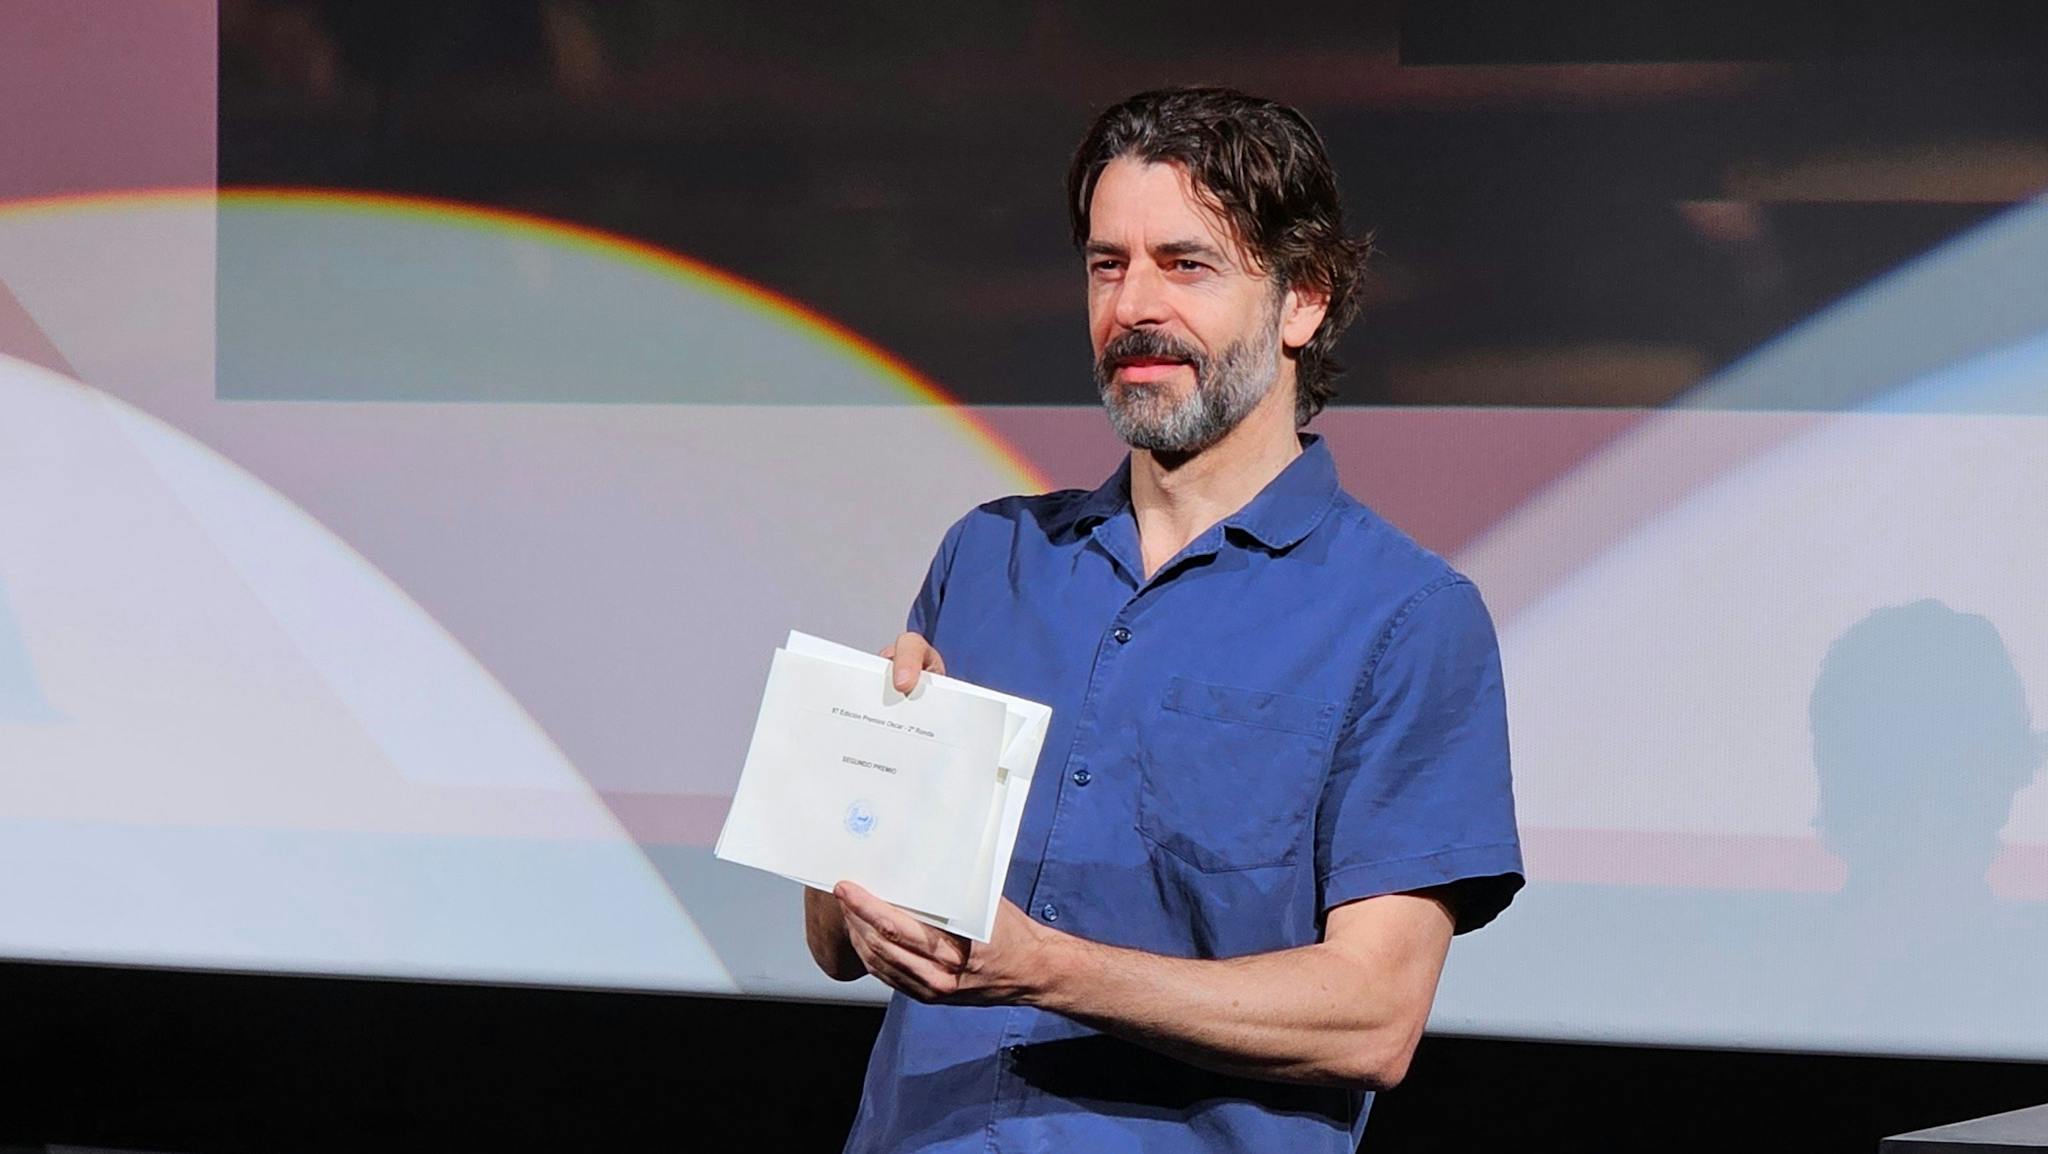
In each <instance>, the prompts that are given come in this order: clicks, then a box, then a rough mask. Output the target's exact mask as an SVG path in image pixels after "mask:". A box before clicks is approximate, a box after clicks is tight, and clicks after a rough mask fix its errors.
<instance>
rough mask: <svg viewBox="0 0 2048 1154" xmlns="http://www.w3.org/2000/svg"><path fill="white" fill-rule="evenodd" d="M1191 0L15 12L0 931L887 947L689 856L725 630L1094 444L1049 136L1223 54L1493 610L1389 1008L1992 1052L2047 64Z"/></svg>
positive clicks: (116, 957) (728, 962) (575, 980)
mask: <svg viewBox="0 0 2048 1154" xmlns="http://www.w3.org/2000/svg"><path fill="white" fill-rule="evenodd" d="M1416 7H1418V9H1419V10H1420V12H1421V13H1426V12H1427V11H1428V6H1416ZM1181 13H1182V10H1181V9H1180V8H1178V7H1176V8H1175V9H1173V10H1172V13H1170V14H1174V15H1177V16H1178V17H1179V18H1176V19H1174V20H1171V21H1167V22H1165V23H1164V24H1162V25H1160V27H1159V29H1153V30H1148V31H1147V32H1146V34H1145V35H1144V36H1143V37H1138V38H1134V37H1133V32H1132V30H1133V29H1136V28H1139V27H1141V26H1143V23H1144V20H1143V18H1141V16H1139V15H1137V14H1133V13H1130V12H1125V11H1123V10H1122V9H1119V11H1118V12H1117V13H1116V14H1114V15H1112V14H1111V13H1108V12H1099V11H1097V10H1096V8H1095V7H1094V6H1090V5H1085V4H1079V3H1070V4H1046V5H1038V6H1035V7H1030V8H1025V9H1020V10H1018V11H1016V12H1014V13H1005V14H982V15H974V14H972V13H961V14H959V18H958V19H954V18H949V19H948V20H947V21H946V22H945V26H944V27H929V26H926V25H925V24H923V23H921V22H916V21H913V20H911V19H910V18H908V17H904V16H892V15H887V14H883V13H868V14H865V15H861V14H856V13H852V12H841V13H838V14H834V15H829V16H823V17H819V16H816V15H815V14H813V13H809V12H806V13H803V14H801V15H800V16H799V15H798V14H778V13H776V12H774V11H771V10H766V9H763V8H761V6H758V5H745V4H738V3H735V4H730V5H722V6H713V7H712V8H710V9H705V8H703V7H701V6H692V7H686V6H684V5H681V4H668V3H657V2H653V0H644V2H636V3H630V4H619V5H604V6H598V5H585V4H576V3H566V2H564V3H555V2H534V3H523V4H492V5H484V4H458V3H450V4H445V5H432V6H425V5H399V4H389V5H386V4H362V3H340V2H333V3H314V2H296V3H285V2H282V0H251V2H248V3H237V4H233V5H225V4H224V5H222V6H221V8H220V10H219V11H218V12H216V11H215V10H214V8H213V6H212V5H210V4H195V3H182V2H179V3H173V2H170V0H162V2H153V3H133V2H128V0H28V2H26V3H16V4H13V5H10V6H8V7H7V9H6V11H5V13H4V16H0V19H4V20H5V21H6V25H7V26H6V28H5V30H4V31H5V35H0V106H5V107H7V108H8V109H9V110H10V112H9V114H8V116H6V117H5V118H0V155H6V156H7V157H9V163H8V164H7V165H6V166H4V167H0V953H4V954H5V955H7V956H10V957H16V958H28V959H54V960H75V961H87V962H106V963H124V964H135V965H144V966H170V967H205V968H225V969H235V970H263V971H267V970H276V971H285V972H291V973H307V974H354V975H390V976H402V977H424V978H442V979H455V980H473V981H490V982H514V983H544V984H562V985H576V986H613V987H625V988H633V989H647V990H674V991H691V992H705V993H722V994H731V993H739V994H748V995H766V996H784V997H802V998H857V999H873V998H879V997H881V996H882V995H883V994H884V993H885V991H884V990H883V989H882V988H881V987H880V986H879V985H877V984H875V983H873V982H872V981H863V982H861V983H858V984H854V985H850V986H842V985H835V984H833V983H831V982H829V981H827V980H825V979H823V978H822V977H821V976H819V975H818V974H817V973H816V971H815V969H814V968H813V967H812V965H811V963H810V962H809V959H808V957H807V955H806V954H805V951H804V948H803V944H802V938H801V928H800V924H799V916H798V915H799V902H800V895H799V890H798V889H797V888H796V887H795V886H794V885H793V884H789V883H785V882H782V881H780V880H778V879H775V878H772V877H768V876H766V875H762V874H758V873H754V872H751V871H748V870H745V869H741V868H738V867H733V866H727V865H724V864H722V863H718V862H715V861H713V860H712V858H711V856H710V849H709V847H710V845H711V843H712V841H713V839H714V838H715V836H716V833H717V830H718V827H719V824H720V822H721V820H722V818H723V816H724V810H725V807H726V804H727V799H728V797H729V795H730V791H731V789H732V786H733V783H734V780H735V778H736V776H737V773H738V769H739V765H740V761H741V758H742V755H743V752H744V747H745V742H746V739H747V736H748V733H749V731H750V727H751V723H752V717H753V709H754V704H755V702H756V700H757V698H758V694H759V691H760V687H761V684H762V681H763V678H764V677H765V675H766V671H767V666H768V658H769V654H770V652H771V650H772V649H773V648H774V646H775V645H776V644H777V643H778V641H779V639H780V638H781V637H782V636H783V635H784V633H785V632H786V631H787V630H789V629H791V628H800V629H804V630H807V631H810V632H813V633H818V634H822V635H825V636H829V637H834V638H838V639H841V640H844V641H847V642H849V643H856V644H861V645H866V646H876V647H878V646H880V645H882V644H884V643H886V642H887V641H888V640H890V639H891V638H892V637H893V635H894V633H895V631H896V630H897V629H898V628H899V627H900V624H901V622H902V619H903V614H904V612H905V609H906V608H907V605H908V603H909V599H910V596H911V594H912V592H913V591H914V589H915V588H916V586H917V584H918V582H919V580H920V578H921V576H922V574H923V572H924V568H925V565H926V563H927V561H928V559H929V556H930V553H931V550H932V549H933V548H934V546H935V545H936V543H937V541H938V539H939V536H940V534H941V533H942V532H943V531H944V529H945V527H946V526H947V525H948V524H949V523H951V521H952V520H953V519H955V518H956V517H958V516H959V515H960V514H961V513H962V512H963V511H965V510H966V509H967V508H969V507H971V506H972V505H973V504H975V503H976V502H979V501H982V500H986V499H989V498H993V497H996V496H1000V495H1003V494H1006V493H1013V492H1020V491H1038V490H1044V489H1047V488H1052V487H1069V486H1086V487H1092V486H1093V485H1095V484H1097V483H1099V482H1100V480H1101V479H1102V478H1103V477H1104V476H1106V475H1107V474H1108V473H1109V472H1110V471H1111V470H1112V469H1113V468H1114V467H1115V464H1116V462H1117V460H1118V458H1119V455H1120V447H1119V446H1118V445H1117V444H1116V442H1115V441H1114V439H1113V438H1112V437H1111V435H1110V434H1109V432H1108V430H1107V428H1106V426H1105V424H1104V422H1103V420H1102V418H1101V416H1100V414H1099V411H1098V410H1097V408H1096V407H1095V405H1094V398H1093V391H1092V386H1091V385H1090V383H1089V378H1088V370H1087V345H1086V338H1085V335H1084V332H1083V324H1082V302H1081V291H1082V280H1081V270H1080V263H1079V260H1078V258H1076V257H1074V255H1073V254H1072V253H1071V252H1070V251H1069V249H1068V247H1067V242H1066V239H1065V233H1064V227H1065V222H1064V215H1063V214H1064V206H1063V204H1062V203H1061V188H1060V185H1061V178H1062V172H1063V165H1064V162H1065V156H1066V151H1067V149H1068V148H1069V147H1071V144H1072V142H1073V141H1074V140H1075V139H1076V138H1077V137H1078V135H1079V134H1080V132H1081V130H1082V129H1083V127H1084V126H1085V124H1086V121H1087V118H1088V116H1089V115H1090V113H1091V112H1092V111H1093V110H1095V109H1097V108H1099V107H1101V106H1103V105H1105V104H1106V103H1108V102H1109V101H1111V100H1113V99H1114V98H1116V97H1118V96H1120V95H1122V94H1124V93H1125V92H1127V91H1128V90H1132V89H1135V88H1137V87H1142V86H1145V85H1151V84H1158V83H1166V82H1188V81H1218V82H1226V83H1234V84H1239V85H1242V86H1245V87H1248V88H1253V89H1257V90H1261V91H1265V92H1269V93H1271V94H1272V95H1274V96H1277V97H1280V98H1283V99H1287V100H1290V101H1294V102H1297V103H1299V104H1300V105H1301V106H1303V107H1304V108H1305V109H1306V111H1308V113H1309V114H1310V115H1311V117H1312V118H1313V119H1315V120H1316V121H1317V123H1318V124H1319V125H1321V126H1322V128H1323V129H1324V131H1325V133H1326V135H1327V136H1328V138H1329V143H1330V146H1331V149H1332V152H1333V154H1334V156H1335V159H1336V162H1337V164H1338V167H1339V169H1340V171H1341V173H1342V175H1343V178H1344V180H1345V181H1346V186H1347V189H1348V190H1349V194H1350V196H1351V200H1352V211H1353V212H1354V213H1355V214H1356V216H1357V217H1358V221H1359V223H1360V224H1361V226H1363V225H1366V224H1373V225H1377V226H1378V228H1379V240H1380V247H1381V250H1382V252H1381V256H1380V258H1379V261H1378V264H1377V266H1376V268H1377V271H1376V273H1375V277H1374V280H1373V281H1372V285H1371V289H1370V293H1369V297H1370V299H1369V301H1368V304H1367V308H1366V311H1365V315H1364V317H1363V319H1362V320H1361V322H1360V324H1359V326H1358V328H1357V330H1356V331H1355V332H1354V334H1353V335H1352V336H1351V337H1350V338H1348V339H1347V341H1346V343H1345V350H1344V351H1345V353H1346V355H1347V359H1348V360H1349V361H1350V362H1351V364H1352V366H1353V367H1352V372H1351V375H1350V376H1348V377H1347V378H1346V380H1345V383H1344V390H1345V391H1344V394H1343V396H1342V398H1340V400H1341V402H1342V403H1340V404H1339V406H1338V407H1336V408H1333V409H1332V410H1331V411H1329V412H1328V413H1326V414H1325V415H1324V416H1322V417H1321V418H1319V419H1318V421H1317V422H1316V423H1315V425H1314V430H1315V431H1317V432H1320V433H1322V434H1324V435H1325V436H1326V437H1328V438H1329V441H1330V443H1331V445H1332V447H1333V449H1334V450H1335V453H1336V456H1337V459H1338V462H1339V464H1340V468H1341V469H1342V471H1343V474H1344V477H1345V480H1346V482H1347V484H1348V485H1349V486H1350V487H1351V489H1352V491H1353V492H1355V493H1356V494H1358V495H1359V496H1360V497H1362V498H1363V499H1365V500H1367V501H1368V502H1370V503H1372V504H1374V505H1375V506H1376V507H1377V508H1379V509H1380V510H1381V511H1382V512H1383V513H1385V514H1387V515H1388V516H1389V517H1391V518H1392V519H1394V520H1395V521H1396V522H1397V523H1399V524H1400V525H1402V526H1403V527H1404V528H1405V529H1407V530H1408V531H1409V532H1410V533H1412V534H1414V535H1415V536H1416V537H1417V538H1419V539H1420V540H1421V541H1422V542H1423V543H1424V544H1426V545H1429V546H1430V547H1432V548H1435V549H1437V550H1439V551H1441V552H1443V553H1444V554H1445V555H1446V556H1448V557H1449V558H1450V559H1451V560H1452V561H1453V562H1454V563H1456V564H1457V565H1458V566H1460V567H1461V568H1463V569H1464V570H1465V571H1466V572H1467V573H1469V574H1470V575H1471V576H1472V577H1473V578H1474V579H1475V580H1476V581H1477V582H1478V584H1479V586H1480V588H1481V590H1482V591H1483V592H1484V594H1485V596H1486V598H1487V601H1488V604H1489V605H1490V607H1491V608H1492V611H1493V613H1494V616H1495V619H1496V621H1497V623H1498V626H1499V630H1500V635H1501V641H1502V648H1503V657H1504V661H1505V664H1506V671H1507V678H1508V686H1509V696H1510V702H1509V705H1510V714H1511V718H1510V720H1511V725H1512V733H1513V741H1514V748H1515V775H1516V796H1517V802H1518V807H1519V812H1520V816H1521V821H1522V827H1523V832H1524V837H1525V842H1526V852H1527V859H1528V866H1529V873H1530V879H1531V885H1530V887H1529V889H1528V891H1527V892H1526V893H1525V894H1524V895H1523V896H1522V897H1521V898H1520V899H1519V900H1518V901H1517V902H1516V904H1515V906H1514V907H1513V908H1512V909H1511V910H1510V911H1509V912H1508V913H1507V914H1506V915H1505V916H1503V917H1502V918H1501V920H1500V921H1499V922H1498V923H1497V924H1496V925H1495V926H1494V927H1492V928H1489V929H1487V930H1486V931H1484V932H1483V933H1481V934H1478V935H1475V936H1473V937H1471V938H1467V939H1460V941H1459V942H1458V944H1457V945H1456V947H1455V948H1454V950H1453V952H1452V960H1451V964H1450V968H1449V970H1448V972H1447V974H1446V976H1445V979H1444V984H1443V990H1442V993H1441V996H1440V998H1439V1001H1438V1007H1437V1014H1436V1017H1435V1020H1434V1026H1435V1027H1436V1028H1437V1029H1440V1030H1448V1031H1455V1032H1464V1033H1479V1034H1501V1035H1511V1036H1519V1037H1537V1038H1575V1039H1603V1040H1627V1041H1654V1042H1675V1043H1682V1044H1711V1045H1735V1046H1763V1047H1787V1048H1805V1049H1829V1050H1843V1051H1875V1052H1897V1053H1921V1054H1955V1055H1978V1056H1985V1057H2022V1058H2048V999H2043V998H2041V997H2040V996H2039V981H2038V977H2039V976H2038V968H2039V960H2040V959H2041V958H2042V957H2044V956H2048V784H2044V783H2043V781H2042V775H2041V773H2040V767H2041V764H2042V761H2043V754H2044V750H2048V744H2044V740H2043V737H2042V734H2041V731H2040V729H2039V728H2038V727H2037V723H2036V720H2035V719H2036V718H2037V717H2040V716H2043V715H2048V598H2044V596H2043V590H2044V589H2048V499H2044V495H2048V275H2044V273H2043V271H2042V270H2044V269H2048V203H2044V202H2042V201H2039V200H2037V199H2034V198H2035V197H2036V196H2037V195H2038V194H2039V192H2040V190H2041V189H2042V188H2044V187H2048V124H2044V122H2043V116H2044V114H2043V112H2042V110H2043V109H2048V81H2044V79H2043V75H2044V70H2043V69H2042V68H2040V67H2039V61H2032V62H2029V61H2026V60H2014V59H2011V58H2010V57H2011V56H2012V55H2013V54H2012V53H2009V52H2008V53H2003V54H2001V53H1998V52H1988V51H1987V52H1984V53H1979V54H1975V55H1977V56H1979V57H1982V58H1973V53H1972V52H1971V51H1969V49H1970V47H1971V44H1972V43H1974V41H1970V40H1969V38H1968V37H1964V38H1963V50H1960V51H1959V50H1957V46H1956V44H1957V42H1956V38H1955V37H1953V36H1950V37H1947V38H1945V39H1944V38H1942V37H1940V36H1938V35H1936V33H1938V32H1939V31H1940V30H1939V29H1935V30H1934V31H1931V32H1927V35H1929V36H1932V37H1933V38H1934V40H1935V41H1936V43H1935V44H1934V47H1935V48H1938V49H1940V51H1930V52H1928V53H1927V54H1926V58H1925V59H1920V60H1916V61H1915V66H1914V67H1913V68H1912V69H1910V70H1907V71H1906V72H1904V73H1902V72H1901V70H1900V69H1898V67H1897V59H1898V58H1899V53H1900V52H1901V51H1903V52H1904V53H1905V55H1906V56H1907V57H1908V58H1911V57H1912V56H1913V55H1914V49H1915V48H1916V46H1917V44H1918V42H1917V41H1914V40H1911V39H1910V38H1909V39H1906V40H1902V41H1899V42H1897V43H1891V42H1887V43H1886V44H1884V45H1880V46H1879V47H1882V48H1884V49H1885V52H1875V51H1873V52H1872V53H1870V55H1871V57H1872V58H1871V59H1869V60H1865V59H1860V58H1858V57H1857V53H1856V52H1853V51H1851V52H1849V53H1848V54H1847V55H1848V57H1849V58H1847V59H1844V58H1840V54H1837V56H1836V58H1830V59H1812V58H1810V57H1811V56H1812V55H1813V53H1810V52H1787V53H1784V54H1782V55H1783V57H1784V58H1783V59H1777V60H1729V59H1725V58H1717V59H1711V60H1706V61H1704V62H1702V61H1700V60H1697V59H1687V58H1686V57H1685V54H1684V53H1682V52H1680V53H1675V54H1674V53H1671V52H1661V53H1650V52H1649V51H1648V49H1645V50H1644V54H1645V55H1658V56H1659V57H1660V58H1659V59H1631V58H1630V57H1629V53H1628V51H1627V48H1628V45H1627V44H1622V45H1621V46H1620V47H1619V48H1613V47H1612V46H1611V45H1610V50H1604V51H1605V54H1604V55H1603V56H1602V57H1601V58H1600V59H1598V60H1596V61H1592V62H1581V61H1577V60H1573V59H1569V58H1567V59H1553V58H1548V57H1544V56H1543V55H1542V53H1540V52H1536V53H1535V54H1534V55H1531V56H1527V57H1526V58H1525V57H1523V56H1517V55H1516V54H1515V52H1514V50H1512V49H1507V50H1504V49H1502V47H1501V44H1502V39H1501V38H1500V37H1498V36H1491V37H1490V36H1487V35H1484V34H1483V33H1484V29H1475V28H1471V27H1465V26H1463V25H1461V24H1459V22H1458V21H1456V20H1450V19H1444V20H1432V19H1430V18H1427V17H1426V16H1425V15H1422V14H1417V15H1413V16H1411V23H1410V25H1409V26H1408V27H1407V28H1405V29H1404V28H1403V27H1402V26H1401V25H1400V24H1399V23H1398V21H1397V20H1396V19H1395V16H1394V13H1393V9H1392V8H1391V7H1389V8H1387V9H1386V10H1384V11H1382V10H1380V9H1378V8H1375V7H1374V6H1371V5H1365V6H1360V5H1345V6H1335V7H1333V8H1332V9H1331V10H1330V11H1329V12H1314V13H1310V14H1309V15H1311V16H1313V17H1314V18H1315V20H1314V21H1312V22H1313V23H1316V24H1317V28H1316V30H1315V31H1314V34H1310V33H1309V32H1307V31H1301V30H1297V31H1296V32H1295V33H1291V34H1285V35H1283V34H1280V33H1272V34H1269V35H1266V36H1264V37H1263V38H1261V37H1250V38H1247V37H1246V36H1245V35H1244V29H1243V28H1241V27H1240V26H1238V25H1237V24H1236V23H1235V22H1234V21H1231V20H1229V19H1228V18H1227V17H1226V18H1220V19H1218V20H1216V21H1213V22H1206V21H1204V20H1201V19H1197V18H1190V17H1186V16H1185V15H1181ZM1168 14H1169V13H1164V12H1162V13H1161V14H1160V15H1161V16H1162V18H1163V17H1164V16H1165V15H1168ZM1155 31H1156V32H1157V36H1155V35H1154V32H1155ZM1161 38H1163V39H1161ZM1141 41H1142V50H1141V46H1140V42H1141ZM1603 43H1605V42H1603ZM1800 43H1804V42H1803V41H1802V42H1800ZM1796 46H1797V45H1795V47H1796ZM1538 47H1539V48H1540V47H1541V46H1540V45H1539V46H1538ZM1652 47H1654V45H1653V46H1652ZM1851 47H1852V48H1853V47H1854V45H1852V46H1851ZM1531 51H1532V52H1535V50H1534V49H1531ZM1823 55H1825V54H1823ZM1674 56H1675V57H1676V58H1677V59H1676V62H1673V60H1672V59H1670V58H1671V57H1674ZM1992 57H1998V58H1997V59H1992ZM1047 756H1048V757H1052V758H1057V757H1059V756H1061V753H1060V751H1057V750H1052V751H1048V754H1047ZM1248 768H1255V767H1248Z"/></svg>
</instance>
